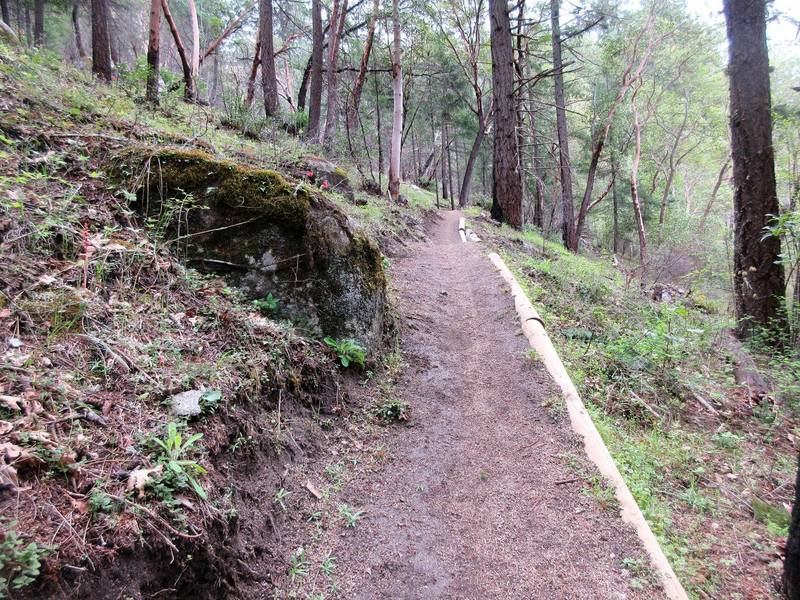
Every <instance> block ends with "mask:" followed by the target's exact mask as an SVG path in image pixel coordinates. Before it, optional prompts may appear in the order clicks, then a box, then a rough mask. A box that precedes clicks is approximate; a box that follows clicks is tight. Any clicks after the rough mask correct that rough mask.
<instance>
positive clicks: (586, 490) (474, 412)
mask: <svg viewBox="0 0 800 600" xmlns="http://www.w3.org/2000/svg"><path fill="white" fill-rule="evenodd" d="M443 214H444V217H443V218H442V219H437V221H436V222H435V223H434V224H433V226H432V227H431V230H430V231H429V237H428V239H427V240H425V241H421V242H416V243H414V244H412V245H411V246H409V247H408V248H407V251H406V252H405V253H403V254H402V255H400V256H396V257H395V258H394V259H393V261H392V268H391V275H392V281H393V284H394V288H395V292H396V294H397V298H396V302H397V310H398V313H399V315H400V320H401V334H402V335H401V339H402V342H401V349H402V356H403V360H404V361H405V363H406V366H405V369H403V371H402V375H401V377H400V379H399V380H398V381H397V383H396V385H395V386H394V389H393V397H394V402H395V406H401V407H402V411H403V417H404V418H407V421H406V423H405V426H403V425H401V426H396V427H392V428H389V429H387V430H385V431H384V432H383V434H382V435H380V436H379V438H378V439H379V440H380V444H381V452H382V454H383V455H384V456H385V457H386V458H385V460H383V461H381V462H379V463H375V462H369V461H363V462H359V461H352V463H357V464H355V465H354V466H352V467H351V472H350V473H349V477H348V482H347V485H346V486H345V487H344V489H343V490H342V492H341V494H340V497H339V500H340V501H341V502H342V503H341V504H340V512H345V513H350V514H355V515H356V517H355V518H354V519H353V520H352V523H351V525H352V527H349V528H348V527H343V528H342V527H339V528H325V529H324V530H322V529H320V530H319V531H320V535H318V536H317V537H316V539H315V540H314V541H313V542H311V543H310V544H308V543H306V544H305V548H304V549H303V550H302V552H303V554H304V555H317V556H324V557H326V558H325V559H323V563H324V562H325V560H327V561H328V563H329V564H331V563H333V562H334V561H335V563H336V575H337V579H338V585H339V586H341V595H342V597H345V598H364V599H366V598H397V599H401V598H415V599H416V598H653V597H662V596H661V591H660V589H659V587H658V584H657V583H655V577H654V576H653V575H652V574H651V573H650V571H649V567H648V566H647V565H648V562H647V560H646V558H644V555H643V551H642V550H641V546H640V544H639V541H638V539H637V538H636V536H635V534H634V532H633V530H632V529H630V528H628V527H626V526H624V525H623V524H622V522H621V520H620V519H619V516H618V507H617V505H616V502H615V500H614V495H613V492H611V491H610V490H609V489H608V488H606V487H605V484H604V483H603V482H602V480H601V479H600V478H599V476H598V475H593V474H592V473H593V472H594V467H593V466H590V465H589V464H588V461H587V460H586V458H585V456H584V454H583V449H582V444H581V442H580V440H579V439H578V438H577V437H576V436H575V435H574V434H572V432H571V430H570V426H569V421H568V419H567V418H566V416H565V413H564V411H563V410H561V409H560V408H559V407H563V404H561V401H560V396H559V392H558V390H557V388H556V387H555V385H554V383H553V382H552V381H551V379H550V376H549V375H548V374H547V372H546V371H545V370H544V367H543V366H542V365H541V364H540V363H535V362H534V361H531V360H530V358H528V353H529V352H530V350H529V348H528V346H527V343H526V342H525V339H524V337H522V336H521V335H520V332H519V329H520V328H519V323H518V321H517V317H516V313H515V312H514V310H513V302H512V300H511V297H510V295H509V294H508V292H507V290H506V289H505V286H504V284H503V282H502V280H501V278H500V276H499V274H497V273H496V272H495V271H494V269H493V268H492V266H491V264H490V262H489V261H488V259H487V258H486V257H485V256H484V254H483V252H482V249H481V247H479V246H477V245H474V244H470V245H464V244H462V243H461V241H460V239H459V236H458V217H459V216H460V213H458V212H446V213H443ZM365 393H369V392H367V391H366V390H365ZM352 463H351V464H352ZM341 507H346V508H344V509H341ZM351 507H357V510H356V509H355V508H351ZM301 542H302V540H298V543H301ZM308 584H309V582H304V584H303V585H302V586H301V587H300V588H299V589H298V588H295V589H293V590H291V587H292V586H291V585H290V586H289V588H290V590H287V591H288V593H289V597H292V596H293V595H297V596H298V597H302V593H306V594H308V593H309V591H310V590H309V588H308V587H306V586H307V585H308Z"/></svg>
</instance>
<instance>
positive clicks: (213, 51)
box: [200, 2, 256, 64]
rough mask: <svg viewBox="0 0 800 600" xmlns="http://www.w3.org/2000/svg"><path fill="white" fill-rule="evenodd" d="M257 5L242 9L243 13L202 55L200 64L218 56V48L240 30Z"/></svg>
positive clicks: (253, 3)
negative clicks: (210, 57) (212, 56)
mask: <svg viewBox="0 0 800 600" xmlns="http://www.w3.org/2000/svg"><path fill="white" fill-rule="evenodd" d="M255 5H256V3H255V2H250V3H249V4H248V5H247V6H245V7H244V8H243V9H242V12H240V13H239V14H238V15H236V17H235V18H234V19H233V20H232V21H231V22H230V23H228V25H227V26H226V27H225V29H223V30H222V33H220V34H219V35H218V36H217V37H216V38H215V39H214V41H213V42H211V43H210V44H209V45H208V47H207V48H206V49H205V50H204V51H203V53H202V54H201V55H200V64H202V63H203V61H204V60H205V59H207V58H208V57H209V56H211V55H212V54H214V56H216V55H217V53H216V50H217V48H219V46H220V44H222V42H224V41H225V40H226V39H227V38H228V36H229V35H231V34H232V33H233V32H234V31H236V30H237V29H239V27H240V26H241V25H242V22H243V21H244V20H245V18H246V17H247V15H249V14H250V11H252V10H253V7H254V6H255Z"/></svg>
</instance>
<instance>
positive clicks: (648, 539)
mask: <svg viewBox="0 0 800 600" xmlns="http://www.w3.org/2000/svg"><path fill="white" fill-rule="evenodd" d="M462 224H463V219H462V220H461V221H460V222H459V228H461V227H462V226H463V225H462ZM459 232H460V233H461V238H462V240H463V241H466V239H465V237H466V236H465V234H464V232H463V230H461V229H459ZM489 259H490V260H491V261H492V263H493V264H494V265H495V267H497V269H498V270H499V271H500V274H501V275H502V276H503V279H504V280H505V282H506V283H507V284H508V285H509V286H510V287H511V295H512V297H513V298H514V306H515V307H516V309H517V314H518V315H519V318H520V321H521V323H522V332H523V333H524V334H525V337H526V338H528V342H529V343H530V345H531V347H532V348H533V349H534V350H536V353H537V354H538V355H539V358H540V359H541V360H542V362H543V363H544V365H545V367H546V368H547V371H548V372H549V373H550V376H551V377H552V378H553V379H554V380H555V382H556V383H557V384H558V385H559V387H560V388H561V392H562V393H563V395H564V400H565V401H566V404H567V411H568V413H569V418H570V422H571V424H572V430H573V431H574V432H575V433H577V434H579V435H580V436H581V437H582V438H583V443H584V449H585V451H586V455H587V456H588V457H589V460H591V461H592V462H593V463H594V464H595V465H596V466H597V469H598V470H599V471H600V473H601V474H602V475H603V477H605V479H606V480H607V481H608V482H609V483H610V484H611V485H612V486H613V487H614V491H615V493H616V496H617V500H618V501H619V505H620V516H621V517H622V520H623V522H625V523H628V524H630V525H632V526H633V528H634V529H635V530H636V534H637V535H638V536H639V539H640V540H641V542H642V545H643V546H644V549H645V550H646V551H647V554H648V555H649V556H650V562H651V563H652V566H653V568H654V569H655V570H656V571H657V572H658V574H659V577H660V579H661V583H662V585H663V587H664V592H665V593H666V595H667V597H668V598H669V599H670V600H688V596H687V594H686V590H684V589H683V586H682V585H681V583H680V581H678V578H677V577H676V576H675V572H674V571H673V570H672V566H671V565H670V564H669V560H667V557H666V555H665V554H664V551H663V550H662V549H661V545H660V544H659V543H658V539H657V538H656V536H655V535H654V534H653V531H652V530H651V529H650V526H649V525H648V524H647V521H646V520H645V518H644V515H643V514H642V511H641V509H640V508H639V505H638V504H637V503H636V500H635V499H634V497H633V494H631V491H630V489H628V485H627V484H626V483H625V480H624V479H623V478H622V475H621V474H620V472H619V469H617V465H616V464H614V459H613V458H612V457H611V453H610V452H609V451H608V448H607V447H606V444H605V442H604V441H603V438H602V437H600V433H599V432H598V431H597V428H596V427H595V425H594V422H593V421H592V417H591V416H590V415H589V413H588V412H587V411H586V407H585V406H584V404H583V401H582V400H581V397H580V396H579V395H578V390H577V389H576V388H575V384H573V383H572V379H570V376H569V374H568V373H567V370H566V368H565V367H564V363H562V362H561V358H560V357H559V356H558V353H557V352H556V349H555V348H554V347H553V343H552V342H551V341H550V337H549V336H548V335H547V331H546V330H545V327H544V321H542V319H541V317H540V316H539V313H538V312H536V309H535V308H534V307H533V305H532V304H531V302H530V300H529V299H528V296H527V295H526V294H525V291H524V290H523V289H522V286H520V284H519V283H518V282H517V279H516V277H514V274H513V273H512V272H511V271H510V270H509V268H508V266H506V264H505V262H504V261H503V259H502V258H500V256H499V255H498V254H497V253H495V252H492V253H490V254H489Z"/></svg>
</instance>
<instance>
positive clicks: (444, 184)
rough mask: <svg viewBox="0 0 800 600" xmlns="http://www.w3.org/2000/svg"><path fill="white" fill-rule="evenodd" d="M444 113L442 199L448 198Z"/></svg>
mask: <svg viewBox="0 0 800 600" xmlns="http://www.w3.org/2000/svg"><path fill="white" fill-rule="evenodd" d="M444 123H445V121H444V115H442V161H441V162H442V165H441V166H442V200H447V199H449V198H450V194H449V193H448V190H447V128H446V127H445V124H444Z"/></svg>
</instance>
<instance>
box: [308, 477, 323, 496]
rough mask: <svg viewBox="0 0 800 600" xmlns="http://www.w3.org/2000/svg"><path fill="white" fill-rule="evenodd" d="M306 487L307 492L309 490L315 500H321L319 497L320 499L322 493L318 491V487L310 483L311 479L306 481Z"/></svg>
mask: <svg viewBox="0 0 800 600" xmlns="http://www.w3.org/2000/svg"><path fill="white" fill-rule="evenodd" d="M306 489H307V490H308V491H309V492H311V495H312V496H314V498H316V499H317V500H321V499H322V494H321V493H320V491H319V490H318V489H317V488H316V487H315V486H314V484H313V483H311V481H306Z"/></svg>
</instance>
